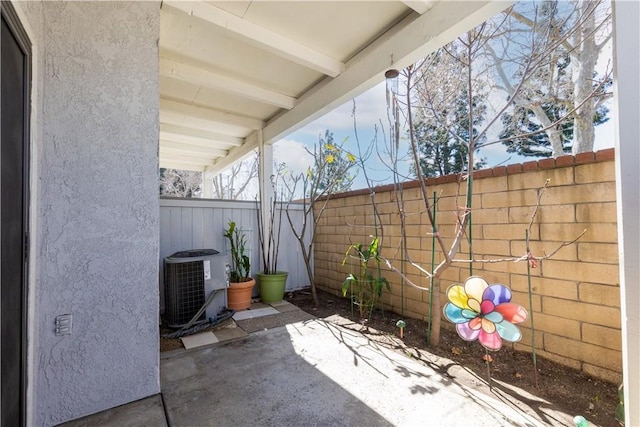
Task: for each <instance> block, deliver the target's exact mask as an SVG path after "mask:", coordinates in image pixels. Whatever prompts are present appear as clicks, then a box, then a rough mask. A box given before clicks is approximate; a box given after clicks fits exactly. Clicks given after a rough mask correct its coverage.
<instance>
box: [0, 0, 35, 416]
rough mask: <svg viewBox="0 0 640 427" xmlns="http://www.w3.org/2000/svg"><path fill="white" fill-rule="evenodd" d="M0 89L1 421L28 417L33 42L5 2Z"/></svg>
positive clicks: (2, 4) (3, 5) (3, 6)
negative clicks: (27, 359)
mask: <svg viewBox="0 0 640 427" xmlns="http://www.w3.org/2000/svg"><path fill="white" fill-rule="evenodd" d="M0 7H1V8H2V10H1V12H2V13H1V15H2V34H1V39H0V44H1V45H2V47H1V58H0V59H1V62H0V64H1V67H2V69H1V73H0V74H1V80H2V86H1V91H0V98H1V99H2V100H1V106H0V107H1V110H0V140H1V141H0V145H1V147H0V192H1V194H0V222H1V223H2V224H1V228H0V239H1V240H2V243H1V245H0V259H1V265H0V280H1V286H0V287H1V307H0V322H1V327H2V340H1V341H0V357H1V365H2V366H1V372H0V375H1V378H2V388H1V390H0V393H1V400H2V408H1V410H2V412H1V413H0V414H1V418H2V420H1V421H2V422H1V425H2V426H14V425H24V423H25V382H26V381H25V368H26V366H25V360H26V345H25V344H26V313H27V311H26V289H27V287H26V277H27V268H26V261H27V257H26V249H27V248H26V246H27V217H28V212H27V206H28V205H27V202H28V191H27V190H28V173H27V172H28V147H29V85H30V60H31V58H30V45H29V43H28V40H27V38H26V34H25V33H24V30H23V29H22V28H21V27H20V23H19V21H18V19H17V16H16V14H15V11H14V10H13V8H12V7H11V5H10V4H8V2H4V1H3V2H2V3H1V6H0Z"/></svg>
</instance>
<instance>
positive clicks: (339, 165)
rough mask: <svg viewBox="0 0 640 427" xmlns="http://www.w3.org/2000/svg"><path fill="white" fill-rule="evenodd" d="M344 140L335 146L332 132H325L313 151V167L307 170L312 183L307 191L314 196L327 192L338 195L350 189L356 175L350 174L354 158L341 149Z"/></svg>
mask: <svg viewBox="0 0 640 427" xmlns="http://www.w3.org/2000/svg"><path fill="white" fill-rule="evenodd" d="M345 142H346V139H345V140H344V141H343V142H342V143H341V144H336V143H335V142H334V139H333V132H331V131H329V130H326V131H325V133H324V138H323V137H320V140H319V142H318V146H317V147H316V148H315V149H314V152H313V153H311V152H310V154H312V155H313V158H314V161H313V166H312V167H311V168H310V169H309V172H308V174H309V178H310V179H309V181H310V182H311V183H313V185H310V186H309V187H308V188H307V190H308V192H312V194H305V195H306V196H309V197H311V196H316V195H320V194H325V193H327V192H331V193H340V192H343V191H348V190H349V189H350V188H351V184H352V183H353V180H354V178H355V177H356V174H354V173H352V170H353V169H352V168H351V166H353V164H354V163H355V157H354V156H353V154H351V153H349V152H348V151H346V150H344V149H343V145H344V143H345Z"/></svg>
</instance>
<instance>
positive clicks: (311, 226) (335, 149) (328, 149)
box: [278, 131, 356, 305]
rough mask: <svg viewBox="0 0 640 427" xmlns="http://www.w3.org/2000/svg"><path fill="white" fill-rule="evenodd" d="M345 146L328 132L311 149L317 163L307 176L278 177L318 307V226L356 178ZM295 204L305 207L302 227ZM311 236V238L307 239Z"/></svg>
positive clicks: (284, 171)
mask: <svg viewBox="0 0 640 427" xmlns="http://www.w3.org/2000/svg"><path fill="white" fill-rule="evenodd" d="M345 142H346V139H345V140H343V141H342V142H341V143H335V142H334V141H333V137H332V136H331V133H330V132H329V131H327V132H326V133H325V139H323V138H322V136H320V138H319V142H318V143H317V144H315V145H314V147H313V150H308V149H307V152H308V153H309V154H311V155H312V156H313V158H314V163H313V166H312V167H311V166H310V167H309V168H308V169H307V172H306V173H300V174H298V175H293V176H292V175H289V174H287V169H286V165H279V166H278V173H279V174H280V175H281V176H282V177H283V178H284V179H283V182H284V185H285V188H286V190H287V193H288V198H287V200H288V202H287V205H286V212H287V220H288V221H289V225H290V226H291V231H292V232H293V234H294V236H295V237H296V240H297V241H298V244H299V245H300V250H301V252H302V257H303V258H304V261H305V266H306V269H307V277H308V278H309V284H310V286H311V295H312V296H313V302H314V304H315V305H318V295H317V290H316V283H315V280H314V274H313V269H312V268H311V257H312V256H313V246H314V237H315V234H316V229H317V227H318V222H319V221H320V218H321V217H322V214H323V213H324V211H325V208H326V206H327V203H328V202H329V200H330V198H331V195H332V194H334V193H335V192H337V191H344V190H345V189H348V188H349V187H350V186H351V183H352V182H353V180H354V179H355V177H356V175H355V174H350V173H349V170H350V169H351V168H352V167H353V166H354V165H355V162H356V157H355V156H354V155H353V154H352V153H350V152H348V151H347V150H345V149H344V144H345ZM300 190H301V191H302V199H298V200H295V198H296V197H295V195H296V194H298V191H300ZM293 204H299V205H302V212H303V215H302V222H301V223H298V222H296V221H295V220H294V219H293V218H292V209H291V207H292V205H293ZM318 206H319V208H318ZM314 208H315V209H314ZM308 233H309V234H310V236H307V234H308Z"/></svg>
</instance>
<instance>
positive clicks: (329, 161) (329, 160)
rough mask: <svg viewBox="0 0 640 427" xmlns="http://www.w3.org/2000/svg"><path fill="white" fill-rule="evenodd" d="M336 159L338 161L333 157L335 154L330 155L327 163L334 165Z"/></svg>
mask: <svg viewBox="0 0 640 427" xmlns="http://www.w3.org/2000/svg"><path fill="white" fill-rule="evenodd" d="M335 159H336V158H335V157H333V154H329V155H328V156H327V163H333V161H334V160H335Z"/></svg>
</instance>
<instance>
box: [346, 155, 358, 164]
mask: <svg viewBox="0 0 640 427" xmlns="http://www.w3.org/2000/svg"><path fill="white" fill-rule="evenodd" d="M347 159H348V160H349V161H350V162H355V161H356V156H354V155H353V154H351V153H347Z"/></svg>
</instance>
